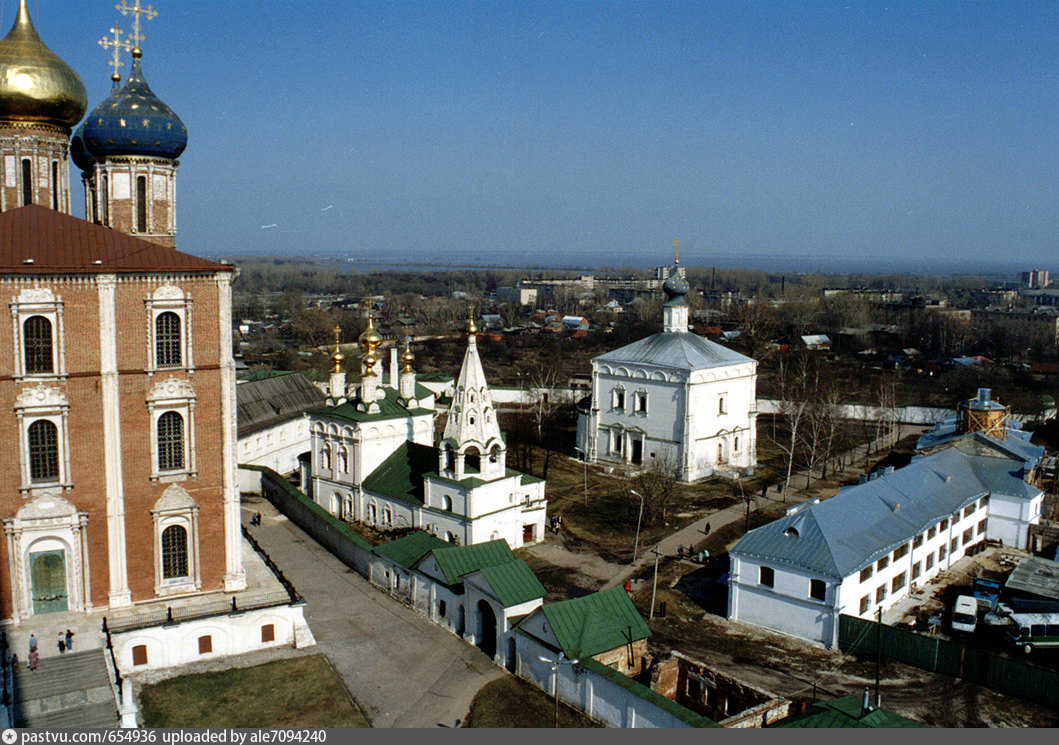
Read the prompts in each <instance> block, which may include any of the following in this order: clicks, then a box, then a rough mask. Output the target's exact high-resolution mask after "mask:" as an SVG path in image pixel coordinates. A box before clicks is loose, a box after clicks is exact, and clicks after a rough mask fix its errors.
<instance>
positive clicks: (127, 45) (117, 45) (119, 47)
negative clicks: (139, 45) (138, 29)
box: [99, 23, 132, 82]
mask: <svg viewBox="0 0 1059 745" xmlns="http://www.w3.org/2000/svg"><path fill="white" fill-rule="evenodd" d="M110 33H112V34H114V38H113V39H110V38H107V37H106V36H104V37H103V38H102V39H100V40H99V46H101V47H103V48H104V49H113V52H112V53H111V60H110V62H108V63H107V64H109V65H110V66H111V67H113V68H114V73H113V74H112V75H111V76H110V78H111V80H114V81H115V82H117V81H119V80H121V74H120V73H119V72H118V68H119V67H121V66H122V65H124V64H125V63H124V62H122V61H121V56H120V55H121V53H122V52H123V51H125V52H127V51H129V50H130V49H132V43H131V42H130V41H129V40H128V39H122V38H121V34H122V30H121V28H120V27H119V26H118V24H116V23H115V24H114V25H113V26H111V27H110Z"/></svg>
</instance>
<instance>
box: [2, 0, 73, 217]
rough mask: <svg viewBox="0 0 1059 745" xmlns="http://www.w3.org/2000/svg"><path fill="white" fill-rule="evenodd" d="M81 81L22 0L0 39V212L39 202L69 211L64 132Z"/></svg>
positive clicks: (67, 148)
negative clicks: (43, 34)
mask: <svg viewBox="0 0 1059 745" xmlns="http://www.w3.org/2000/svg"><path fill="white" fill-rule="evenodd" d="M87 108H88V94H87V93H86V92H85V84H84V83H83V82H82V81H81V78H80V77H79V76H78V75H77V73H76V72H74V70H73V68H71V67H70V66H69V65H68V64H66V63H65V62H63V61H62V59H60V58H59V56H58V55H57V54H55V52H53V51H52V50H50V49H49V48H48V47H47V46H46V45H45V44H44V42H43V41H41V38H40V36H39V35H38V34H37V30H36V29H35V28H34V26H33V21H32V19H31V18H30V15H29V8H28V7H27V4H26V0H19V3H18V12H17V15H16V17H15V24H14V26H12V27H11V30H10V31H9V32H8V34H7V36H5V37H4V38H3V39H0V211H6V210H11V209H15V208H17V207H22V206H23V205H27V204H40V205H43V206H45V207H50V208H51V209H53V210H57V211H60V212H65V213H69V212H70V181H69V167H68V165H67V158H68V157H69V153H70V131H71V129H72V128H73V127H74V125H76V124H77V123H78V122H79V121H81V117H83V116H84V114H85V109H87Z"/></svg>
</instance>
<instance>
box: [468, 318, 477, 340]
mask: <svg viewBox="0 0 1059 745" xmlns="http://www.w3.org/2000/svg"><path fill="white" fill-rule="evenodd" d="M477 333H478V327H477V326H475V325H474V314H473V313H472V314H471V317H470V318H469V319H467V335H468V336H471V335H473V334H477Z"/></svg>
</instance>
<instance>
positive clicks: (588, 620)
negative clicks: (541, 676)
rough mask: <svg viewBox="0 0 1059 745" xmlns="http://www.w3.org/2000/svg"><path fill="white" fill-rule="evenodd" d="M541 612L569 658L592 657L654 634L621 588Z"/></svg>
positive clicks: (561, 602) (569, 601) (550, 605)
mask: <svg viewBox="0 0 1059 745" xmlns="http://www.w3.org/2000/svg"><path fill="white" fill-rule="evenodd" d="M542 610H543V611H544V615H545V616H546V617H547V618H548V621H549V622H550V623H551V625H552V630H553V631H554V632H555V638H556V639H557V640H558V641H559V646H560V648H562V650H563V652H564V653H565V654H566V656H567V657H569V658H570V659H579V658H582V657H591V656H592V655H594V654H600V653H601V652H606V651H609V650H611V649H614V648H616V647H620V646H622V645H623V644H631V643H632V642H634V641H638V640H639V639H646V638H647V637H648V636H650V635H651V630H650V629H649V628H648V627H647V624H646V623H645V622H644V620H643V617H642V616H641V615H640V611H638V610H636V606H635V605H633V602H632V600H630V599H629V594H628V593H627V592H625V590H624V589H623V588H622V587H612V588H610V589H609V590H601V591H599V592H595V593H592V594H591V595H585V596H584V597H580V598H573V599H572V600H561V601H559V602H558V603H547V604H545V605H544V606H543V607H542Z"/></svg>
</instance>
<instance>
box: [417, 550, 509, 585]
mask: <svg viewBox="0 0 1059 745" xmlns="http://www.w3.org/2000/svg"><path fill="white" fill-rule="evenodd" d="M434 558H435V559H437V562H438V566H439V567H441V571H442V572H443V573H444V574H445V582H446V584H449V585H455V584H458V583H459V582H460V577H462V576H463V575H465V574H467V573H468V572H476V571H478V570H479V569H484V568H485V567H495V566H499V565H501V564H510V563H511V562H513V561H514V560H515V555H514V554H513V553H511V547H510V546H508V545H507V541H505V540H503V539H500V540H495V541H488V542H486V543H475V544H473V545H470V546H452V545H450V544H446V545H445V546H443V547H441V548H436V549H434Z"/></svg>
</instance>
